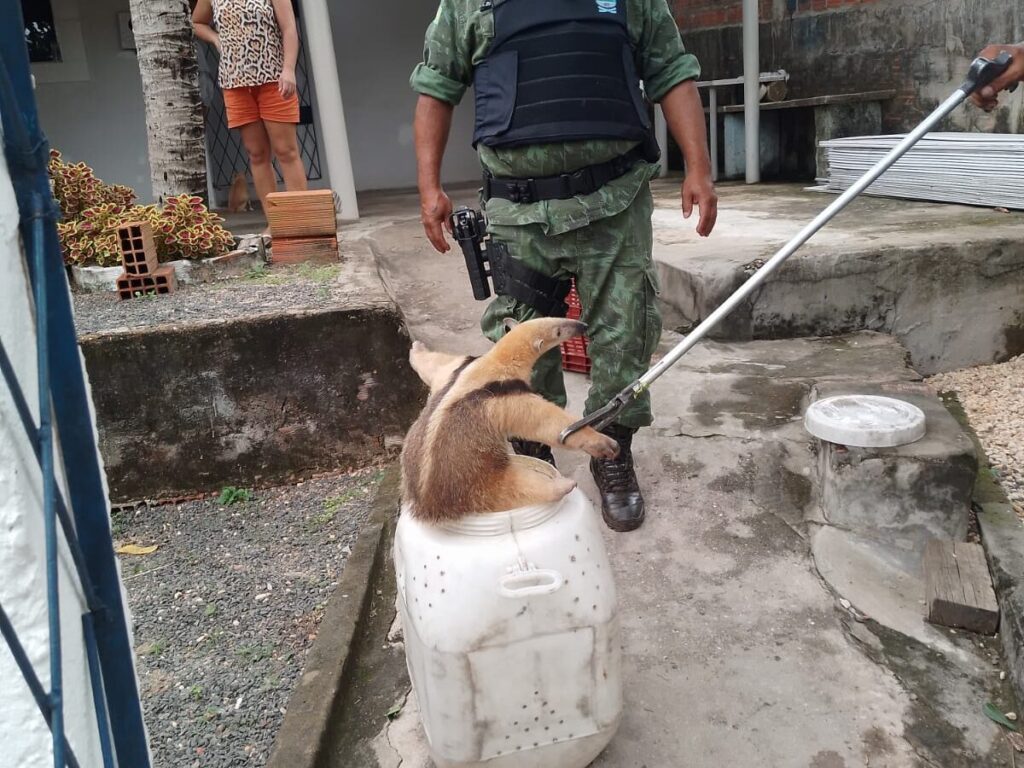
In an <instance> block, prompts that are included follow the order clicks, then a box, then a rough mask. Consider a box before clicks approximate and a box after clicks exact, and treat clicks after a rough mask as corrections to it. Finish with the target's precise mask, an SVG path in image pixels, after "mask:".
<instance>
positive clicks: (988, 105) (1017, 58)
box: [971, 44, 1024, 112]
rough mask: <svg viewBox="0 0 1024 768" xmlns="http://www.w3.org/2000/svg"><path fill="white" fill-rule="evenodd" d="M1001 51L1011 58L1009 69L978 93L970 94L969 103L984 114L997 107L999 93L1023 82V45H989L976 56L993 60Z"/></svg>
mask: <svg viewBox="0 0 1024 768" xmlns="http://www.w3.org/2000/svg"><path fill="white" fill-rule="evenodd" d="M1003 51H1006V52H1007V53H1009V54H1010V55H1011V56H1013V61H1012V62H1011V63H1010V68H1009V69H1007V70H1006V71H1005V72H1004V73H1003V74H1002V76H1001V77H997V78H996V79H995V80H993V81H992V84H991V85H986V86H985V87H984V88H982V89H981V90H980V91H976V92H975V93H973V94H971V101H973V102H974V103H975V105H977V106H979V107H981V108H982V109H984V110H985V111H986V112H991V111H992V110H993V109H995V108H996V107H997V106H998V105H999V92H1000V91H1002V90H1003V89H1005V88H1009V87H1010V86H1011V85H1013V84H1014V83H1019V82H1021V81H1022V80H1024V44H1022V45H990V46H988V48H986V49H985V50H983V51H982V52H981V53H979V54H978V56H981V57H983V58H986V59H992V60H994V59H995V58H996V57H997V56H999V54H1000V53H1002V52H1003Z"/></svg>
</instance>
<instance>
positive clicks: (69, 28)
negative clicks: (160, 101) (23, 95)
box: [32, 0, 152, 202]
mask: <svg viewBox="0 0 1024 768" xmlns="http://www.w3.org/2000/svg"><path fill="white" fill-rule="evenodd" d="M127 10H128V0H53V12H54V23H55V25H56V27H57V36H58V40H59V41H60V43H61V48H62V51H63V52H64V54H65V62H64V63H62V64H35V65H33V67H32V71H33V74H34V75H35V78H36V101H37V103H38V106H39V120H40V122H41V124H42V127H43V131H44V132H45V133H46V135H47V137H48V138H49V140H50V145H51V146H52V147H54V148H55V149H59V150H60V151H61V152H63V153H64V156H65V159H67V160H70V161H74V162H78V161H81V162H84V163H86V164H88V165H90V166H92V167H93V168H94V169H95V170H96V175H97V176H99V177H100V178H101V179H103V180H104V181H106V182H108V183H111V184H127V185H128V186H130V187H132V188H133V189H134V190H135V191H136V192H138V193H139V199H140V200H141V201H142V202H148V201H150V200H151V199H152V184H151V183H150V180H149V156H148V153H147V149H146V116H145V110H144V107H143V102H142V80H141V79H140V77H139V64H138V60H137V59H136V57H135V52H134V51H126V50H121V43H120V36H119V33H118V26H117V14H118V12H119V11H127ZM83 52H84V53H83Z"/></svg>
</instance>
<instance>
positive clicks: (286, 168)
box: [263, 120, 308, 192]
mask: <svg viewBox="0 0 1024 768" xmlns="http://www.w3.org/2000/svg"><path fill="white" fill-rule="evenodd" d="M263 125H264V126H265V127H266V129H267V136H269V137H270V149H271V151H272V152H273V153H274V157H276V158H277V164H278V165H279V166H281V175H282V176H284V188H285V189H287V190H288V191H289V192H298V191H302V190H304V189H307V188H308V185H307V184H306V169H305V167H304V166H303V165H302V157H301V155H299V141H298V138H297V137H296V135H295V124H294V123H277V122H274V121H273V120H264V121H263Z"/></svg>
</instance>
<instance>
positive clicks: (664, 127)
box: [654, 104, 668, 176]
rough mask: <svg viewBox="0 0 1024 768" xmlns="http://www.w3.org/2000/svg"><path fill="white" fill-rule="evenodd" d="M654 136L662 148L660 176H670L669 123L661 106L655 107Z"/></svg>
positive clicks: (656, 105)
mask: <svg viewBox="0 0 1024 768" xmlns="http://www.w3.org/2000/svg"><path fill="white" fill-rule="evenodd" d="M654 136H655V138H656V139H657V140H658V146H659V147H660V148H661V172H660V173H659V174H658V175H659V176H667V175H668V121H667V120H665V112H664V111H663V110H662V108H661V104H655V105H654Z"/></svg>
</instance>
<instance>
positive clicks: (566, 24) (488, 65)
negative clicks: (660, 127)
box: [473, 0, 651, 147]
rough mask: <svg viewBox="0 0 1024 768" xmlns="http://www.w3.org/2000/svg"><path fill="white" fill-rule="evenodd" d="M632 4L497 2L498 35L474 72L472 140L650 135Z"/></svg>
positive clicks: (621, 0) (499, 143) (515, 142)
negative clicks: (630, 18) (632, 32)
mask: <svg viewBox="0 0 1024 768" xmlns="http://www.w3.org/2000/svg"><path fill="white" fill-rule="evenodd" d="M627 2H628V0H494V2H493V11H492V12H493V14H494V18H493V21H494V37H493V40H492V42H491V46H490V48H489V50H488V53H487V55H486V57H485V58H484V59H483V60H482V61H481V62H480V63H479V64H478V65H477V66H476V69H475V71H474V73H473V90H474V94H475V99H476V129H475V131H474V134H473V146H476V145H477V144H479V143H483V144H484V145H485V146H489V147H509V146H521V145H526V144H539V143H544V142H552V141H573V140H579V139H634V140H637V141H640V140H642V139H643V138H645V136H646V135H647V133H648V132H649V130H650V127H651V125H650V120H649V118H648V115H647V108H646V105H645V103H644V97H643V94H642V92H641V90H640V77H639V75H638V74H637V65H636V60H635V51H634V49H633V44H632V42H631V41H630V37H629V30H628V27H627V24H626V21H627V20H626V5H627ZM489 5H491V0H483V8H484V9H485V10H486V9H487V7H488V6H489Z"/></svg>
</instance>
